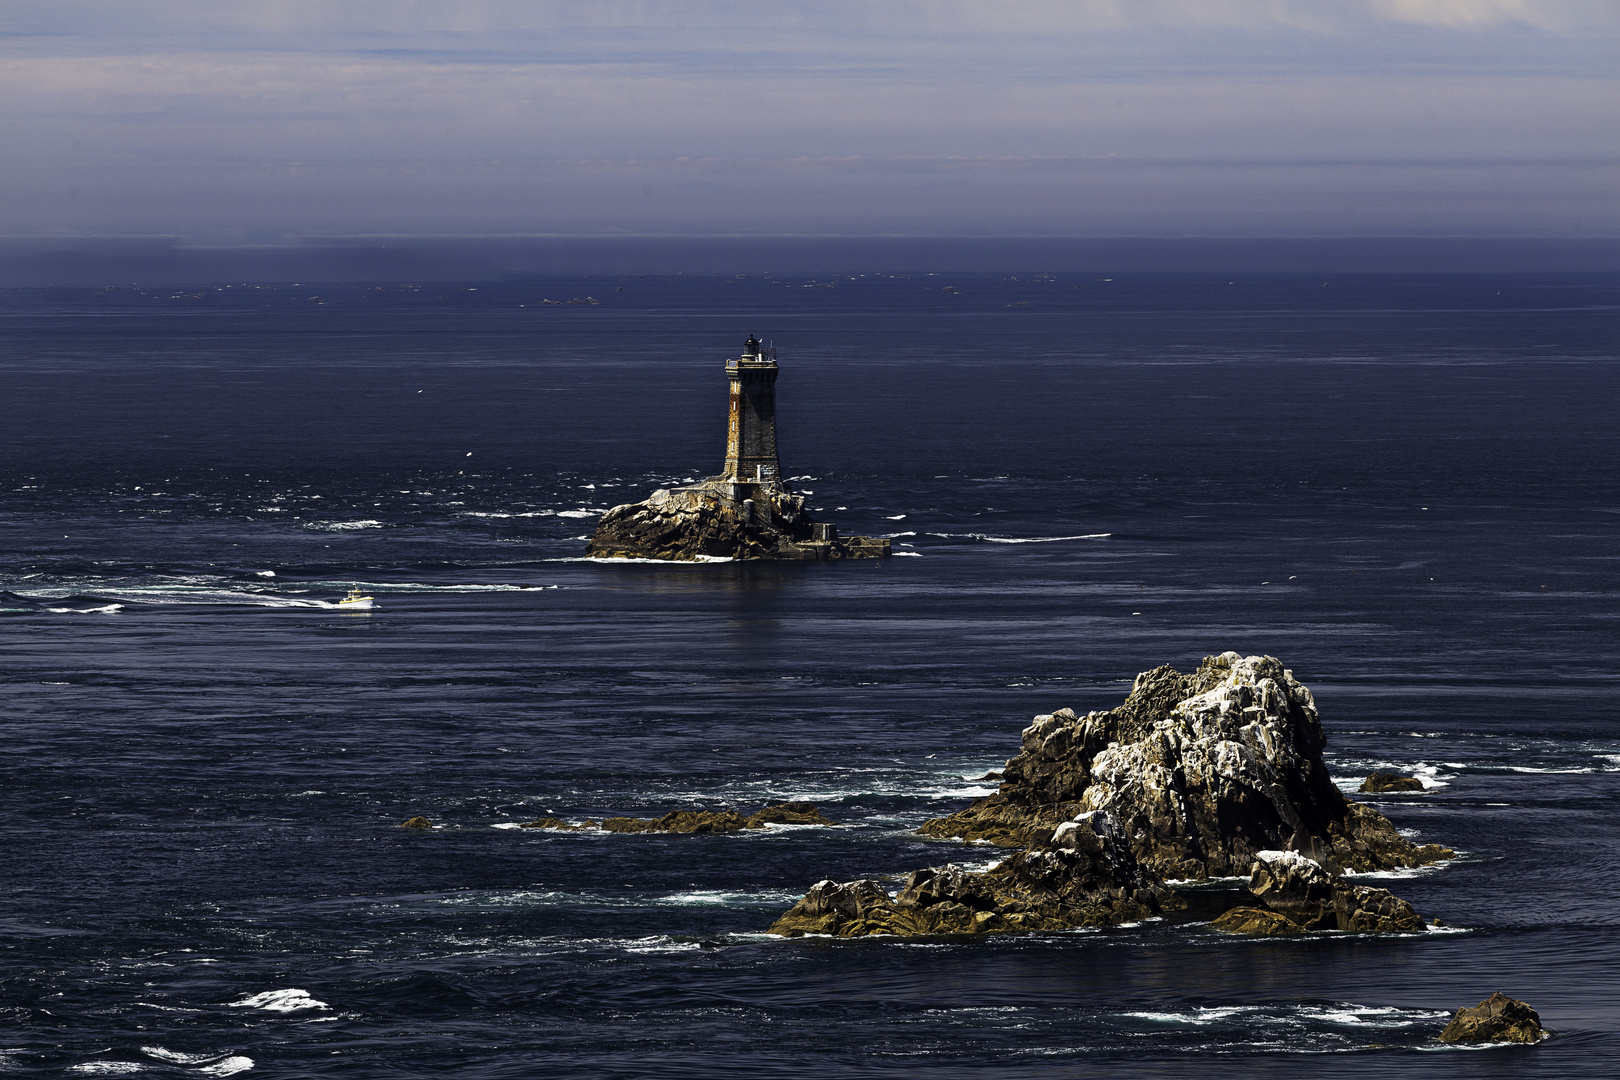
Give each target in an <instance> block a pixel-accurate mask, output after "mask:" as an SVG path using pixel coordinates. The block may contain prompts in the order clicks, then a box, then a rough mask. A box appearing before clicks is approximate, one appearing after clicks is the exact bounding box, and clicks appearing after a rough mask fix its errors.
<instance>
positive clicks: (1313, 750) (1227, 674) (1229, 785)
mask: <svg viewBox="0 0 1620 1080" xmlns="http://www.w3.org/2000/svg"><path fill="white" fill-rule="evenodd" d="M1325 745H1326V738H1325V736H1324V734H1323V731H1322V725H1321V722H1320V719H1319V718H1318V715H1317V710H1316V702H1315V699H1314V698H1313V697H1312V695H1311V692H1310V690H1309V689H1308V688H1307V687H1305V686H1304V685H1303V684H1301V683H1300V682H1298V681H1297V680H1296V679H1295V678H1294V676H1293V673H1292V672H1290V671H1288V670H1286V669H1285V668H1283V666H1282V664H1280V663H1279V662H1278V661H1277V660H1276V659H1274V658H1272V657H1269V656H1250V657H1241V656H1239V655H1238V654H1237V653H1232V652H1229V653H1223V654H1222V655H1220V656H1211V657H1206V658H1205V659H1204V661H1203V663H1202V664H1200V665H1199V667H1198V669H1197V670H1196V671H1194V672H1192V673H1191V674H1182V673H1180V672H1178V671H1176V670H1175V669H1174V668H1171V667H1168V666H1165V667H1159V668H1155V669H1153V670H1152V671H1147V672H1143V673H1142V674H1141V675H1138V676H1137V678H1136V681H1135V684H1134V685H1133V687H1132V689H1131V693H1130V696H1129V697H1127V698H1126V700H1125V701H1124V703H1123V704H1121V705H1119V706H1118V707H1116V708H1114V709H1110V710H1106V711H1100V712H1091V713H1087V714H1085V715H1083V716H1082V715H1080V714H1077V713H1075V712H1074V711H1073V710H1070V709H1060V710H1058V711H1057V712H1055V713H1051V714H1049V715H1044V716H1037V717H1036V718H1035V720H1034V722H1033V723H1032V724H1030V726H1029V727H1028V728H1026V729H1025V730H1024V733H1023V738H1022V747H1021V749H1020V752H1019V753H1018V755H1017V756H1015V757H1014V758H1012V759H1011V760H1009V761H1008V762H1007V765H1006V768H1005V769H1004V770H1003V779H1002V783H1001V790H1000V791H999V792H997V793H996V794H994V795H991V796H988V797H986V798H983V799H980V800H978V801H977V802H975V803H973V804H972V805H971V806H969V807H968V808H967V809H965V810H962V811H959V812H957V813H955V814H952V815H950V816H948V817H944V818H936V819H934V820H932V821H929V822H927V823H926V824H924V826H923V827H922V829H921V831H922V832H923V833H925V834H927V835H930V836H937V837H961V838H963V839H970V840H988V841H991V842H993V843H997V844H1001V845H1003V846H1006V847H1037V846H1040V845H1041V844H1042V838H1043V837H1044V836H1050V835H1051V830H1052V829H1054V828H1055V827H1056V826H1057V825H1058V824H1059V823H1061V822H1062V821H1065V820H1068V819H1070V818H1073V817H1075V816H1076V815H1078V814H1081V813H1085V812H1088V811H1094V810H1106V811H1108V812H1109V813H1110V814H1111V815H1113V816H1114V817H1115V818H1116V819H1117V820H1118V821H1119V823H1120V825H1121V827H1122V829H1123V830H1124V834H1125V835H1126V836H1127V837H1128V838H1129V844H1130V847H1131V849H1132V852H1133V854H1134V855H1135V857H1136V859H1137V860H1138V861H1139V862H1141V863H1142V864H1143V865H1144V866H1145V867H1147V868H1148V869H1149V870H1151V871H1153V872H1155V873H1157V874H1160V875H1162V876H1163V877H1165V878H1192V879H1203V878H1208V877H1222V876H1234V875H1237V874H1242V873H1246V872H1247V871H1248V870H1249V868H1250V867H1251V866H1252V865H1253V864H1254V862H1255V858H1256V855H1257V853H1258V852H1261V851H1273V850H1293V851H1298V852H1300V853H1302V854H1305V855H1307V856H1309V857H1310V858H1312V859H1314V860H1316V861H1317V862H1318V863H1320V864H1321V865H1322V866H1323V868H1324V870H1326V871H1327V872H1328V873H1329V874H1330V875H1331V874H1336V873H1338V872H1339V871H1340V870H1341V869H1353V870H1360V871H1366V870H1387V869H1393V868H1396V867H1405V866H1421V865H1425V864H1428V863H1432V862H1437V861H1439V860H1441V859H1446V858H1450V857H1451V856H1452V854H1453V853H1452V852H1451V851H1449V850H1448V849H1445V848H1442V847H1439V846H1437V845H1433V844H1430V845H1425V846H1423V847H1418V846H1417V845H1415V844H1413V843H1411V842H1410V841H1408V840H1406V839H1405V838H1404V837H1402V836H1401V835H1400V834H1399V833H1397V832H1396V831H1395V827H1394V826H1393V825H1391V824H1390V823H1389V820H1388V819H1387V818H1385V817H1384V816H1383V815H1382V814H1380V813H1379V812H1378V811H1377V810H1375V809H1374V808H1372V807H1371V806H1368V805H1366V804H1364V803H1355V802H1351V801H1349V800H1347V799H1346V798H1345V797H1344V795H1343V794H1342V793H1340V791H1339V790H1338V788H1337V787H1335V786H1334V785H1333V782H1332V780H1331V779H1330V778H1329V777H1328V772H1327V767H1326V766H1325V765H1324V764H1323V762H1322V750H1323V748H1324V747H1325Z"/></svg>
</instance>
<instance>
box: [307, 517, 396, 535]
mask: <svg viewBox="0 0 1620 1080" xmlns="http://www.w3.org/2000/svg"><path fill="white" fill-rule="evenodd" d="M382 527H383V523H382V522H380V521H378V520H376V519H375V518H365V519H363V520H361V521H306V522H304V528H306V529H314V530H315V531H316V532H346V531H348V530H351V529H380V528H382Z"/></svg>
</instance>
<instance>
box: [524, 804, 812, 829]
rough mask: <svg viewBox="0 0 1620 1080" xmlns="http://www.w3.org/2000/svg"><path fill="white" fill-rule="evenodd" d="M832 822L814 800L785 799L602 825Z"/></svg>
mask: <svg viewBox="0 0 1620 1080" xmlns="http://www.w3.org/2000/svg"><path fill="white" fill-rule="evenodd" d="M550 820H555V819H550ZM835 824H837V822H834V821H832V820H830V819H828V818H827V817H826V816H824V815H823V814H822V813H821V811H820V810H818V809H816V806H815V804H814V803H807V802H785V803H777V804H776V805H774V806H767V807H765V808H764V809H762V810H758V811H756V812H755V813H753V814H750V815H749V816H748V817H743V816H742V815H741V814H739V813H737V812H736V811H735V810H671V811H670V812H669V813H667V814H665V815H664V816H663V817H661V818H628V817H615V818H607V819H605V820H604V821H603V822H602V824H601V828H602V829H604V830H606V831H607V832H617V833H644V832H661V833H682V834H696V833H729V832H741V831H742V830H744V829H763V828H764V827H765V826H767V825H835ZM565 827H566V826H565Z"/></svg>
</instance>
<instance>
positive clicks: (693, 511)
mask: <svg viewBox="0 0 1620 1080" xmlns="http://www.w3.org/2000/svg"><path fill="white" fill-rule="evenodd" d="M889 544H890V542H889V541H888V540H885V539H881V538H875V537H869V536H852V537H848V538H847V539H840V538H839V536H838V530H837V529H836V528H834V527H833V526H831V525H826V524H822V523H820V522H817V521H816V520H814V519H813V518H812V517H811V516H810V513H809V512H808V511H807V510H806V509H805V508H804V496H802V495H795V494H793V493H792V492H790V491H789V490H788V489H787V488H786V487H784V486H783V485H781V484H780V483H776V482H766V483H746V484H744V483H736V482H732V481H728V480H724V479H721V478H718V477H717V478H713V479H709V480H704V481H701V482H699V483H696V484H689V485H687V486H686V487H678V488H660V489H659V490H657V491H655V492H653V493H652V495H651V497H649V498H648V499H647V500H646V501H645V502H639V503H628V504H626V505H624V506H615V507H614V508H613V509H611V510H609V511H608V512H607V513H605V514H603V515H602V520H601V521H600V522H599V523H598V524H597V526H596V533H595V534H594V535H593V536H592V537H591V542H590V544H589V545H588V546H587V547H586V549H585V554H586V555H588V556H590V557H592V558H616V559H625V558H629V559H666V560H676V561H686V562H693V561H699V560H702V559H706V558H707V559H800V560H804V559H808V560H824V559H869V558H880V557H882V556H885V555H888V554H889Z"/></svg>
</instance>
